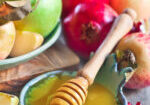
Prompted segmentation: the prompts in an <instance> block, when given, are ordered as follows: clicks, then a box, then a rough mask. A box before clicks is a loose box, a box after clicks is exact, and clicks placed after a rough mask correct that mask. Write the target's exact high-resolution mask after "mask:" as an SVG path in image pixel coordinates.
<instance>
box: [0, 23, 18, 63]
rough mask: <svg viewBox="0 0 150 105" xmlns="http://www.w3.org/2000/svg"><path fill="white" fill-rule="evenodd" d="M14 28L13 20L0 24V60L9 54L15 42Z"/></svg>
mask: <svg viewBox="0 0 150 105" xmlns="http://www.w3.org/2000/svg"><path fill="white" fill-rule="evenodd" d="M15 36H16V30H15V26H14V23H13V22H8V23H6V24H4V25H1V26H0V60H3V59H5V58H6V57H8V55H9V54H10V51H11V50H12V48H13V45H14V42H15Z"/></svg>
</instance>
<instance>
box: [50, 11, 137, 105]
mask: <svg viewBox="0 0 150 105" xmlns="http://www.w3.org/2000/svg"><path fill="white" fill-rule="evenodd" d="M135 19H136V13H135V12H134V11H133V10H132V9H126V10H125V11H124V12H123V13H122V14H121V15H120V16H118V18H117V19H116V20H115V22H114V24H113V26H112V28H111V30H110V32H109V33H108V35H107V37H106V39H105V40H104V42H103V44H102V45H101V46H100V47H99V48H98V50H97V51H96V53H95V55H94V56H93V57H92V58H91V59H90V60H89V61H88V62H87V64H86V65H85V66H84V67H83V68H82V69H81V70H80V71H79V72H78V75H77V76H76V78H74V79H71V80H69V81H68V82H67V83H64V84H63V85H62V86H61V87H60V88H59V89H58V90H57V92H56V93H55V94H54V96H53V97H52V99H51V102H50V105H83V104H84V102H85V100H86V97H87V91H88V87H89V86H90V85H92V83H93V81H94V79H95V76H96V74H97V72H98V71H99V69H100V67H101V66H102V64H103V62H104V60H105V58H106V56H107V55H108V54H109V53H110V52H111V51H112V50H113V48H114V47H115V45H116V44H117V43H118V42H119V40H120V39H121V38H122V37H123V36H124V35H126V34H127V33H128V32H129V31H130V30H131V28H132V26H133V21H134V20H135Z"/></svg>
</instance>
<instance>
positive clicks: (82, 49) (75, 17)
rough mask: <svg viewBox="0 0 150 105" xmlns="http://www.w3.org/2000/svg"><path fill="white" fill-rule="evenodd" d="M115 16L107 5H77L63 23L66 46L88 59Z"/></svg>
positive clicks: (102, 38)
mask: <svg viewBox="0 0 150 105" xmlns="http://www.w3.org/2000/svg"><path fill="white" fill-rule="evenodd" d="M117 16H118V14H117V13H116V12H115V11H114V10H113V9H112V8H111V7H110V6H108V5H107V4H101V3H86V4H85V3H84V4H79V5H78V6H77V7H76V8H75V10H74V11H73V13H71V14H70V15H69V16H68V17H66V18H65V19H64V21H63V26H64V36H65V39H66V42H67V44H68V46H69V47H70V48H71V49H72V50H74V51H75V52H77V53H78V54H79V55H81V56H83V57H84V58H87V57H89V55H90V53H91V52H94V51H95V50H96V49H97V48H98V47H99V45H100V44H101V43H102V42H103V40H104V39H105V37H106V35H107V33H108V31H109V30H110V28H111V26H112V23H113V21H114V19H115V18H116V17H117ZM84 28H85V29H84Z"/></svg>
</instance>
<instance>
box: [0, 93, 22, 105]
mask: <svg viewBox="0 0 150 105" xmlns="http://www.w3.org/2000/svg"><path fill="white" fill-rule="evenodd" d="M18 103H19V99H18V97H16V96H14V95H10V94H6V93H2V92H0V105H18Z"/></svg>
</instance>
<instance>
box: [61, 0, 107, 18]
mask: <svg viewBox="0 0 150 105" xmlns="http://www.w3.org/2000/svg"><path fill="white" fill-rule="evenodd" d="M62 2H63V13H62V17H63V18H64V17H66V16H68V15H69V14H70V13H71V12H72V11H73V10H74V8H75V7H76V6H77V5H78V4H80V3H90V2H98V3H101V4H104V3H106V4H109V0H62Z"/></svg>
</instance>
